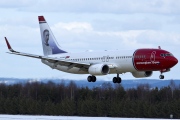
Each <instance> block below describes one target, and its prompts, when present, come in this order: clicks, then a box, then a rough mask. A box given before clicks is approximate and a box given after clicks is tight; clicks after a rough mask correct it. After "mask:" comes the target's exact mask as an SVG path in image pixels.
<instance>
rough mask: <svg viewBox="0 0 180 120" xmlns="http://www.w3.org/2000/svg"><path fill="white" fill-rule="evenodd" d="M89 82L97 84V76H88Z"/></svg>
mask: <svg viewBox="0 0 180 120" xmlns="http://www.w3.org/2000/svg"><path fill="white" fill-rule="evenodd" d="M87 80H88V82H96V76H93V75H92V76H88V78H87Z"/></svg>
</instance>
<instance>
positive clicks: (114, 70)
mask: <svg viewBox="0 0 180 120" xmlns="http://www.w3.org/2000/svg"><path fill="white" fill-rule="evenodd" d="M38 18H39V26H40V33H41V38H42V47H43V53H44V56H41V55H34V54H28V53H23V52H18V51H15V50H13V49H12V47H11V46H10V44H9V42H8V40H7V38H6V37H5V40H6V43H7V46H8V49H9V50H10V52H8V53H10V54H15V55H21V56H27V57H32V58H38V59H41V62H42V63H44V64H46V65H48V66H50V67H51V68H53V69H57V70H60V71H64V72H68V73H74V74H90V75H89V76H88V77H87V80H88V81H89V82H95V81H96V76H98V75H108V74H117V76H116V77H114V78H113V79H112V80H113V82H114V83H121V78H120V77H119V74H122V73H126V72H131V73H132V75H133V76H134V77H136V78H141V77H150V76H151V75H152V73H153V71H160V76H159V78H160V79H164V75H163V74H162V73H164V72H168V71H170V68H172V67H173V66H175V65H176V64H177V63H178V60H177V59H176V58H175V57H174V56H173V54H171V53H170V52H168V51H166V50H162V49H161V48H160V47H159V48H157V49H150V48H149V49H147V48H143V49H137V50H116V51H102V52H84V53H68V52H67V51H65V50H63V49H62V48H61V47H60V46H59V45H58V43H57V41H56V39H55V37H54V36H53V33H52V31H51V29H50V27H49V25H48V24H47V22H46V20H45V18H44V17H43V16H39V17H38Z"/></svg>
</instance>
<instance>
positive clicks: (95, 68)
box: [88, 64, 109, 75]
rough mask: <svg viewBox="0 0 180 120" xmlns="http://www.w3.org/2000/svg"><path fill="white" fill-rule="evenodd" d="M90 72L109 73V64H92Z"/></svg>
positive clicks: (94, 73) (93, 73)
mask: <svg viewBox="0 0 180 120" xmlns="http://www.w3.org/2000/svg"><path fill="white" fill-rule="evenodd" d="M88 72H89V74H91V75H107V74H108V73H109V66H108V65H106V64H95V65H91V66H90V67H89V69H88Z"/></svg>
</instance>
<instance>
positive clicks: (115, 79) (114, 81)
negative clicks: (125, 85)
mask: <svg viewBox="0 0 180 120" xmlns="http://www.w3.org/2000/svg"><path fill="white" fill-rule="evenodd" d="M113 83H121V78H120V77H114V78H113Z"/></svg>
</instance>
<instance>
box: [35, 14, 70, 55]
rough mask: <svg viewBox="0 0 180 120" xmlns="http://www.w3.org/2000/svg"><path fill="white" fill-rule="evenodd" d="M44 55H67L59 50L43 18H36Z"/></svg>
mask: <svg viewBox="0 0 180 120" xmlns="http://www.w3.org/2000/svg"><path fill="white" fill-rule="evenodd" d="M38 19H39V26H40V32H41V39H42V46H43V52H44V55H52V54H60V53H67V52H66V51H64V50H62V49H60V46H59V45H58V43H57V41H56V39H55V37H54V35H53V33H52V31H51V29H50V27H49V25H48V24H47V22H46V20H45V18H44V16H38Z"/></svg>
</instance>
